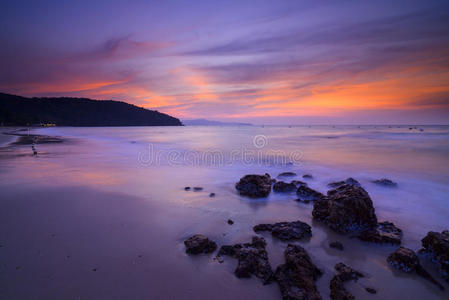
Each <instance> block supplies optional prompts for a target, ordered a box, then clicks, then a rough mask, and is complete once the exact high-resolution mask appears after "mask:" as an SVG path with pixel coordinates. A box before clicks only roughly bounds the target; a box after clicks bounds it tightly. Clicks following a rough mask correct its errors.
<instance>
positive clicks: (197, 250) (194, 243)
mask: <svg viewBox="0 0 449 300" xmlns="http://www.w3.org/2000/svg"><path fill="white" fill-rule="evenodd" d="M184 245H185V246H186V252H187V253H189V254H201V253H211V252H214V251H215V250H216V249H217V244H216V243H215V242H214V241H211V240H209V238H208V237H206V236H204V235H202V234H195V235H193V236H191V237H189V238H188V239H187V240H185V241H184Z"/></svg>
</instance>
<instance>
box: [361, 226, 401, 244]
mask: <svg viewBox="0 0 449 300" xmlns="http://www.w3.org/2000/svg"><path fill="white" fill-rule="evenodd" d="M359 239H361V240H362V241H366V242H374V243H379V244H388V243H389V244H397V245H400V244H401V239H402V230H401V229H399V228H398V227H396V226H394V224H393V223H391V222H388V221H385V222H380V223H378V224H377V227H376V228H372V229H368V230H365V231H362V232H361V233H360V235H359Z"/></svg>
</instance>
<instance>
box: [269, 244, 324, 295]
mask: <svg viewBox="0 0 449 300" xmlns="http://www.w3.org/2000/svg"><path fill="white" fill-rule="evenodd" d="M284 257H285V264H282V265H280V266H278V267H277V268H276V273H275V276H276V281H277V282H278V284H279V288H280V290H281V294H282V299H284V300H287V299H288V300H292V299H304V300H306V299H307V300H320V299H321V295H320V293H319V292H318V290H317V287H316V284H315V281H316V280H317V279H318V277H319V276H321V274H322V272H321V271H320V269H318V268H317V267H316V266H315V264H314V263H313V262H312V260H311V258H310V256H309V254H308V253H307V252H306V250H305V249H304V248H302V247H301V246H298V245H292V244H289V245H288V246H287V248H286V249H285V251H284Z"/></svg>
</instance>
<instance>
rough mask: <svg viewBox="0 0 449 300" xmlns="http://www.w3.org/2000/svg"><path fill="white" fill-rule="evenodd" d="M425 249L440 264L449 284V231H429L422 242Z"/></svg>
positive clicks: (423, 250) (442, 273)
mask: <svg viewBox="0 0 449 300" xmlns="http://www.w3.org/2000/svg"><path fill="white" fill-rule="evenodd" d="M421 243H422V246H423V249H422V250H421V252H424V253H428V254H430V255H431V256H432V258H433V260H434V261H435V262H436V263H437V264H438V266H439V269H440V273H441V275H442V276H443V278H445V279H446V280H447V281H448V282H449V230H444V231H443V232H441V233H439V232H434V231H429V232H428V233H427V235H426V236H425V237H424V238H423V239H422V240H421Z"/></svg>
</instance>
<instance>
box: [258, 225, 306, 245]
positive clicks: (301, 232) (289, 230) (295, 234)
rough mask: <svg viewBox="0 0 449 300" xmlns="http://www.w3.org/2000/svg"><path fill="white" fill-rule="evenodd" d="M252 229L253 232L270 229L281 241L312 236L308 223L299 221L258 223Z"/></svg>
mask: <svg viewBox="0 0 449 300" xmlns="http://www.w3.org/2000/svg"><path fill="white" fill-rule="evenodd" d="M253 229H254V231H255V232H259V231H270V232H271V234H272V235H273V236H275V237H277V238H278V239H281V240H283V241H288V240H299V239H302V238H304V237H311V236H312V228H311V227H310V225H309V224H307V223H304V222H301V221H295V222H279V223H275V224H259V225H256V226H254V227H253Z"/></svg>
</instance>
